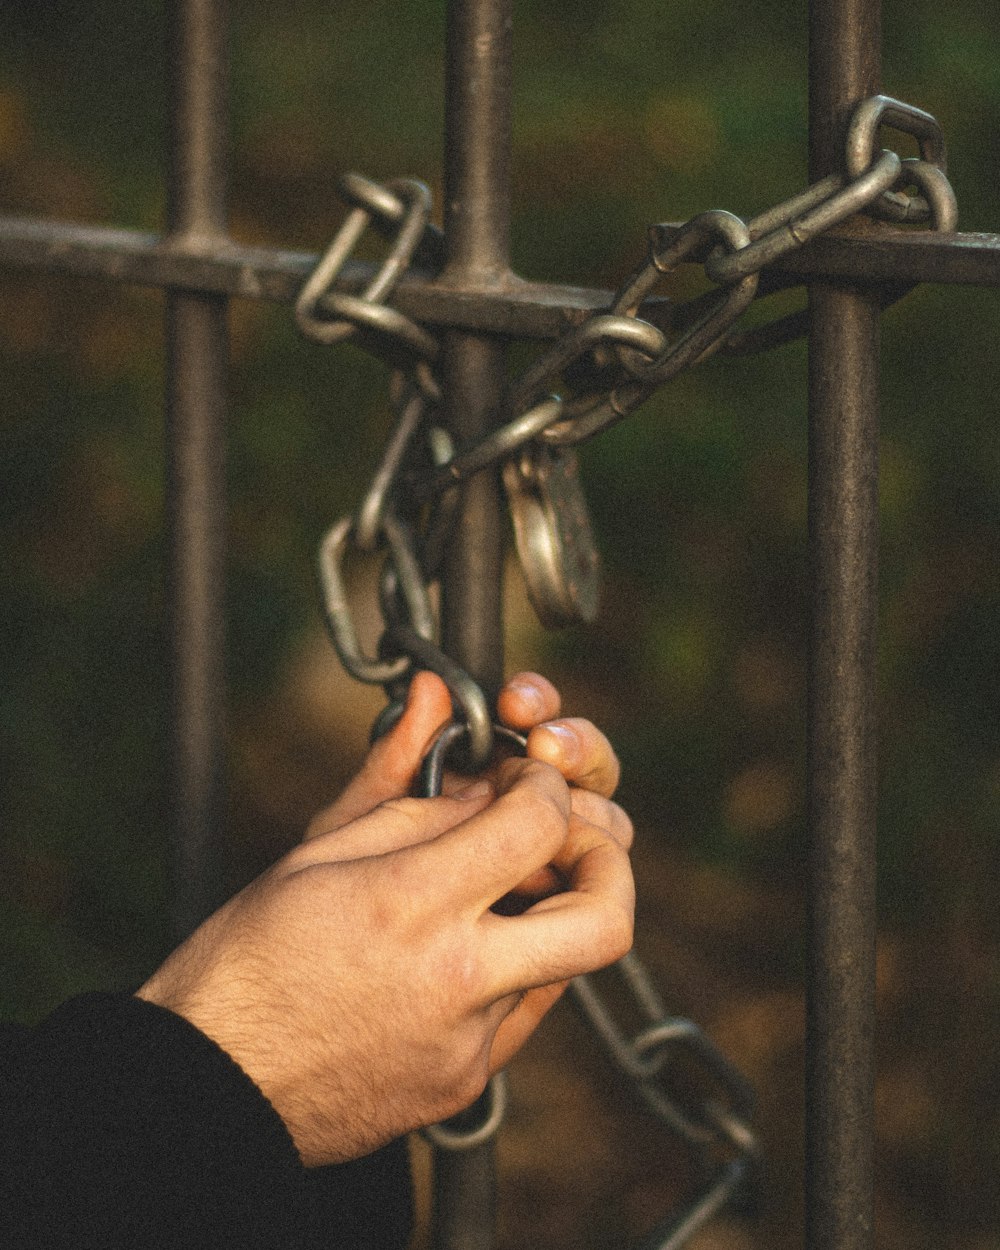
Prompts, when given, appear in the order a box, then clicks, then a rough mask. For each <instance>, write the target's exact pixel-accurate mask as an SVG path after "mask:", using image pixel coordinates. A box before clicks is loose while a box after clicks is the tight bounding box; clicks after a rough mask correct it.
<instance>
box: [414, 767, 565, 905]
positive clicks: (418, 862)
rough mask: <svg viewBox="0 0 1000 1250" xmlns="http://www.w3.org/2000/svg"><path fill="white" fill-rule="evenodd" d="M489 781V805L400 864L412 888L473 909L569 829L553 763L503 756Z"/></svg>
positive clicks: (537, 864)
mask: <svg viewBox="0 0 1000 1250" xmlns="http://www.w3.org/2000/svg"><path fill="white" fill-rule="evenodd" d="M495 785H496V791H497V796H496V798H495V799H494V801H493V802H492V803H491V804H490V805H489V806H488V807H486V808H485V809H484V810H483V811H481V812H479V813H477V814H476V815H474V816H472V817H471V818H470V819H468V820H465V821H463V822H462V823H461V824H459V825H456V826H455V827H454V828H452V829H450V830H449V831H448V832H447V833H445V834H443V835H442V836H441V837H439V838H437V839H436V840H435V841H434V842H433V843H430V844H427V845H425V846H420V847H415V848H414V849H413V851H412V853H411V857H410V863H408V864H407V865H406V870H407V871H408V872H410V873H411V874H412V875H411V877H410V879H409V885H410V888H412V889H413V890H415V891H416V892H418V893H425V894H427V895H428V896H429V895H431V894H433V895H434V896H435V897H437V898H438V900H439V902H440V904H441V905H442V906H448V907H450V908H455V909H460V910H461V911H463V912H464V913H465V914H466V915H469V916H472V917H478V916H479V915H481V914H482V913H483V912H484V911H486V910H488V909H489V908H490V907H492V906H493V904H494V903H495V902H496V901H497V900H498V899H500V898H502V897H503V896H504V895H505V894H507V893H509V892H510V891H511V890H513V889H514V887H515V886H517V884H518V883H519V882H520V881H523V880H525V879H526V878H528V877H530V876H531V875H532V873H535V872H537V871H538V870H539V869H542V868H544V867H545V865H546V864H548V863H549V862H550V860H552V858H553V857H554V856H556V855H558V853H559V850H560V848H561V847H562V846H563V844H564V843H565V841H566V837H567V834H568V830H569V817H570V797H569V788H568V786H567V785H566V782H565V781H564V780H563V779H562V777H560V776H559V774H558V773H557V772H556V770H555V769H554V768H549V767H548V765H546V764H540V763H538V762H537V761H536V760H528V759H523V758H519V759H511V760H505V761H504V763H502V764H501V765H500V767H499V768H498V770H497V773H496V777H495Z"/></svg>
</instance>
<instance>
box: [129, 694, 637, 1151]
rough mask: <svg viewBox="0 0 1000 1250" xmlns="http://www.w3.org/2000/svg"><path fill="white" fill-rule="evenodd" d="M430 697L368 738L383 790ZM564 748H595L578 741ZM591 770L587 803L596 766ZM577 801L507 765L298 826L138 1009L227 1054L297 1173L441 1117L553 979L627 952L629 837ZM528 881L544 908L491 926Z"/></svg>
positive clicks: (607, 816) (594, 801)
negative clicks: (290, 1148) (169, 1015)
mask: <svg viewBox="0 0 1000 1250" xmlns="http://www.w3.org/2000/svg"><path fill="white" fill-rule="evenodd" d="M538 680H539V681H542V679H538ZM545 685H547V683H545ZM549 689H550V690H551V687H550V688H549ZM438 693H439V692H438V690H437V687H436V679H433V680H429V681H427V680H421V681H420V682H419V683H418V684H416V688H415V689H414V691H413V696H412V697H411V699H410V701H409V704H408V708H407V712H406V714H405V715H404V717H403V719H402V721H401V722H400V725H399V726H397V729H396V730H394V731H393V733H392V734H390V735H388V736H387V739H386V740H385V742H386V744H387V745H386V748H385V749H384V750H383V755H384V756H385V759H386V768H387V770H388V771H391V769H392V768H396V769H397V775H396V783H395V784H397V785H398V784H399V783H400V781H401V774H402V772H403V771H405V767H404V766H406V767H408V765H407V763H406V761H407V760H408V758H409V756H410V754H411V753H412V752H411V749H410V748H413V747H415V746H416V745H417V744H418V742H419V745H420V746H421V747H422V746H424V745H425V744H424V743H423V742H422V741H419V740H420V739H421V737H422V735H423V733H424V730H425V729H426V728H427V726H428V725H430V724H431V722H433V721H435V720H436V719H437V713H438V712H440V711H441V710H442V709H441V707H440V705H439V703H438V701H437V694H438ZM545 699H546V700H547V702H546V704H545V706H546V707H548V706H551V702H552V701H551V696H550V695H549V694H547V693H546V694H545ZM511 700H512V701H513V703H514V707H513V708H511V707H510V706H508V707H507V709H506V711H507V714H508V715H510V714H511V713H513V715H514V717H515V719H516V718H517V717H518V716H519V715H520V716H521V719H522V722H523V721H524V720H525V719H529V720H530V716H527V712H526V709H525V708H524V706H523V704H524V703H525V702H530V699H528V700H525V699H523V698H522V697H521V696H520V695H519V694H518V693H517V692H516V691H515V692H514V693H513V694H511V695H509V696H508V700H507V701H508V704H509V703H510V701H511ZM556 710H557V709H556ZM522 727H527V725H526V724H522ZM435 728H436V726H435ZM591 728H592V727H591ZM397 731H398V732H397ZM593 733H594V735H596V734H597V731H596V730H594V731H593ZM432 735H433V730H432V731H431V736H432ZM554 736H555V738H556V740H557V743H558V738H559V735H558V734H556V735H554ZM393 739H394V741H393ZM542 741H543V742H544V741H545V735H542ZM581 741H582V742H583V743H584V744H587V743H590V744H591V745H592V744H593V742H594V741H595V739H594V738H593V737H592V735H591V734H590V731H589V730H588V731H585V732H584V734H583V737H582V739H581ZM542 749H543V750H544V749H545V748H544V747H543V748H542ZM608 751H610V748H608ZM556 753H557V754H561V748H559V749H558V750H557V752H556ZM373 754H374V751H373ZM589 754H592V752H589V748H588V747H587V746H586V745H585V746H584V749H583V751H582V753H581V755H580V757H579V759H580V762H579V763H578V764H577V765H575V766H574V767H575V768H576V769H577V771H579V772H580V775H585V774H586V773H587V772H588V771H593V769H588V767H587V764H588V759H589ZM596 754H597V755H598V756H599V757H601V759H600V760H598V765H599V767H598V768H597V772H598V774H599V775H600V778H601V780H600V784H602V785H604V786H605V788H607V787H608V786H609V785H610V784H611V775H610V772H609V771H608V768H607V764H608V761H607V759H606V758H604V757H605V754H606V753H605V752H604V750H603V748H602V749H598V750H597V752H596ZM416 756H417V758H419V752H417V753H416ZM602 761H603V762H602ZM590 762H591V763H593V761H590ZM563 763H564V764H565V763H566V760H565V759H563ZM570 771H572V768H571V769H570ZM612 771H613V770H612ZM364 776H365V770H364V769H363V770H362V774H361V777H364ZM365 788H367V789H366V791H365V792H366V794H367V798H366V799H365V801H367V799H368V798H370V797H371V795H372V794H373V793H374V792H375V789H376V788H377V787H376V786H375V785H374V777H373V775H372V773H371V770H369V775H368V777H367V778H366V779H365V781H364V782H363V783H362V786H361V787H358V786H357V785H356V786H355V790H354V793H353V796H349V799H350V802H352V803H354V804H355V805H357V804H358V803H359V802H360V796H361V794H362V791H363V790H364V789H365ZM349 789H350V788H349ZM580 793H583V792H580ZM588 793H589V794H590V795H591V798H590V800H588V802H589V811H588V813H587V814H581V813H580V812H578V811H577V810H575V806H574V805H575V803H578V802H579V800H578V799H577V798H574V796H573V793H572V792H571V791H570V788H569V787H568V785H567V783H566V780H565V779H564V777H562V776H561V775H560V774H559V772H558V771H557V769H556V768H553V767H552V766H551V765H548V764H546V763H544V762H540V761H538V760H537V759H515V760H508V761H506V762H505V763H504V764H502V765H500V766H499V768H498V769H497V770H496V771H495V773H494V775H493V777H492V780H491V781H489V782H484V781H482V780H479V781H476V782H472V783H471V784H470V783H468V781H466V784H465V789H464V794H463V793H461V792H459V793H457V794H450V795H444V796H441V797H439V798H436V799H410V798H405V797H391V798H389V799H387V800H383V801H381V802H380V803H379V805H378V806H377V807H374V808H372V809H369V810H368V811H366V812H362V813H361V814H359V815H357V816H354V817H352V818H350V819H347V820H346V821H344V823H342V824H337V823H335V822H331V823H329V824H328V827H311V835H312V836H311V837H309V838H308V839H307V840H306V841H305V842H304V843H303V844H302V845H301V846H300V847H298V848H296V849H295V850H293V851H292V852H291V853H290V854H289V855H287V856H285V857H284V859H282V860H281V861H279V863H278V864H276V865H274V867H273V868H272V869H270V870H269V871H268V872H266V873H264V874H263V875H262V876H261V877H260V878H258V880H257V881H255V882H253V883H252V884H251V885H250V886H248V887H247V889H246V890H244V891H243V892H242V893H241V894H239V895H238V896H237V897H236V898H234V899H232V900H231V901H230V902H229V903H228V904H226V906H225V907H223V908H222V909H220V911H219V912H217V913H216V914H215V915H214V916H212V917H211V918H210V919H209V920H208V921H207V922H206V923H205V924H204V925H203V926H202V927H201V928H200V929H199V930H198V931H197V932H196V933H195V934H194V935H193V936H192V938H190V939H189V940H188V942H186V943H184V945H183V946H181V947H180V948H179V949H178V950H177V951H176V952H175V953H174V954H173V955H172V956H171V957H170V959H168V960H167V962H166V963H165V964H164V965H163V967H162V968H161V969H159V970H158V971H157V972H156V973H155V974H154V975H153V977H151V978H150V980H149V981H148V982H147V983H146V985H145V986H143V987H142V989H141V990H140V991H139V993H140V996H141V997H144V998H147V999H149V1000H151V1001H153V1002H157V1003H159V1004H161V1005H162V1006H165V1007H168V1008H170V1009H172V1010H174V1011H176V1012H177V1013H178V1014H180V1015H182V1016H185V1017H186V1018H187V1019H188V1020H190V1021H191V1022H192V1023H194V1024H195V1025H196V1026H197V1027H199V1028H201V1029H202V1031H203V1032H205V1033H207V1034H208V1035H209V1036H210V1037H212V1038H214V1039H215V1041H217V1042H218V1043H219V1044H220V1045H221V1046H222V1047H223V1049H225V1050H226V1051H228V1053H229V1054H231V1055H232V1056H233V1058H234V1059H235V1060H236V1061H237V1062H238V1063H239V1064H240V1065H241V1066H242V1067H243V1068H244V1070H245V1071H246V1072H247V1073H248V1075H250V1076H251V1077H252V1078H253V1079H254V1080H255V1081H256V1082H257V1084H258V1085H259V1086H260V1088H261V1089H262V1090H263V1092H264V1093H265V1095H266V1096H267V1097H268V1098H269V1099H270V1101H271V1102H272V1104H273V1105H274V1107H275V1109H276V1110H277V1111H278V1113H279V1115H281V1116H282V1118H283V1119H284V1121H285V1123H286V1125H287V1126H288V1129H289V1131H290V1133H291V1135H292V1137H293V1140H294V1141H295V1143H296V1146H297V1147H298V1149H299V1152H300V1155H301V1157H302V1159H303V1161H304V1162H305V1163H307V1164H320V1163H327V1162H333V1161H337V1160H343V1159H348V1158H353V1157H356V1156H359V1155H361V1154H364V1153H367V1152H368V1151H370V1150H372V1149H374V1148H375V1147H376V1146H378V1145H380V1144H382V1143H383V1142H385V1141H387V1140H389V1139H390V1138H392V1137H394V1136H397V1135H398V1134H400V1133H402V1132H405V1131H408V1130H409V1129H411V1128H414V1127H416V1126H418V1125H422V1124H426V1123H431V1122H433V1121H435V1120H438V1119H442V1118H445V1117H447V1116H448V1115H451V1114H454V1113H455V1112H456V1111H458V1110H460V1109H461V1108H462V1107H464V1106H466V1105H468V1104H469V1103H470V1102H472V1101H473V1100H474V1099H475V1098H476V1097H477V1096H478V1095H479V1093H480V1092H481V1091H482V1088H483V1087H484V1085H485V1083H486V1081H487V1080H488V1078H489V1077H490V1076H491V1075H492V1074H493V1073H494V1072H495V1071H497V1070H498V1069H499V1068H500V1067H502V1066H504V1065H505V1064H506V1063H507V1061H508V1060H509V1058H510V1057H511V1055H512V1054H513V1053H514V1052H515V1051H516V1050H517V1049H518V1048H519V1047H520V1045H521V1044H523V1042H524V1040H526V1038H527V1037H528V1035H529V1034H530V1033H531V1031H532V1030H533V1029H534V1027H535V1026H536V1024H537V1022H538V1020H539V1019H540V1018H541V1016H542V1015H543V1014H544V1012H545V1010H547V1008H548V1006H549V1005H550V1004H551V1002H552V1001H553V1000H554V998H555V997H557V996H558V993H559V990H560V988H561V985H562V984H563V983H564V982H565V981H566V980H567V979H568V978H570V977H572V976H575V975H577V974H578V973H581V972H585V971H591V970H593V969H594V968H596V967H600V966H602V965H603V964H606V963H610V962H612V961H613V960H614V959H616V958H618V957H619V956H620V955H621V954H623V953H624V951H625V950H627V949H628V946H629V945H630V943H631V927H632V906H633V891H632V879H631V872H630V870H629V867H628V861H627V855H626V845H627V842H628V841H629V839H630V837H631V827H630V826H629V825H628V821H627V817H625V816H624V813H621V811H620V809H618V808H617V807H616V805H615V804H613V803H611V802H610V800H608V799H607V798H606V797H604V796H603V795H601V794H599V793H597V792H596V791H590V792H588ZM585 805H586V804H585ZM336 806H337V805H334V809H327V813H325V814H324V815H325V817H327V818H329V816H330V813H331V811H334V810H335V809H336ZM349 810H350V809H349V805H348V806H342V807H341V808H340V812H339V816H340V817H341V818H342V817H343V816H344V815H345V814H349ZM590 817H593V818H594V819H590ZM314 826H315V822H314ZM546 871H548V872H554V873H555V874H556V875H557V878H558V880H559V883H560V892H559V893H551V892H548V891H546V893H547V896H546V897H540V898H538V899H537V901H535V902H533V903H532V905H531V906H529V907H528V909H527V910H526V911H525V912H523V914H520V915H517V916H500V915H497V914H495V913H494V912H493V911H492V910H491V908H492V907H493V906H494V904H495V903H496V902H497V901H498V900H499V899H500V898H502V897H504V896H505V895H507V894H509V893H510V892H511V891H512V890H514V889H517V888H518V887H522V888H523V883H524V882H526V881H531V880H532V879H533V878H537V877H538V876H539V874H542V873H544V872H546Z"/></svg>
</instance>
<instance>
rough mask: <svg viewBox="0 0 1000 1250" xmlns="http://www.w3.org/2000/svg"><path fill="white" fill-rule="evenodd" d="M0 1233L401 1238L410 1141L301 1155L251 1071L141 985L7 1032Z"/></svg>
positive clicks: (295, 1243)
mask: <svg viewBox="0 0 1000 1250" xmlns="http://www.w3.org/2000/svg"><path fill="white" fill-rule="evenodd" d="M0 1117H2V1124H0V1245H2V1246H11V1247H18V1248H19V1250H42V1248H43V1247H44V1250H62V1248H63V1247H65V1248H66V1250H69V1247H72V1248H73V1250H119V1247H120V1248H122V1250H124V1248H125V1247H129V1250H137V1248H139V1247H142V1248H145V1247H150V1248H153V1250H156V1248H157V1247H162V1248H163V1250H168V1248H170V1250H174V1248H177V1250H199V1248H200V1247H204V1248H205V1250H208V1248H209V1247H211V1248H212V1250H227V1248H228V1247H233V1250H236V1248H237V1247H239V1248H240V1250H244V1248H246V1247H251V1248H256V1247H260V1248H261V1250H271V1248H272V1247H273V1248H274V1250H279V1248H280V1250H312V1248H313V1247H316V1250H319V1247H323V1250H401V1248H402V1247H403V1246H404V1245H405V1243H406V1240H407V1237H408V1234H409V1223H410V1182H409V1166H408V1160H407V1156H406V1145H405V1143H404V1142H395V1143H393V1144H392V1145H390V1146H387V1147H386V1148H385V1149H384V1150H380V1151H378V1152H377V1153H376V1154H374V1155H371V1156H369V1157H368V1158H367V1159H360V1160H358V1161H356V1162H355V1163H350V1164H345V1165H342V1166H338V1167H328V1168H315V1169H307V1168H304V1167H303V1166H302V1164H301V1162H300V1160H299V1157H298V1154H297V1152H296V1150H295V1147H294V1145H293V1143H292V1140H291V1137H290V1136H289V1134H288V1131H287V1129H286V1128H285V1126H284V1123H283V1122H282V1120H281V1118H280V1116H278V1114H277V1113H276V1112H275V1111H274V1109H273V1107H272V1106H271V1105H270V1103H269V1102H268V1101H267V1100H266V1099H265V1097H264V1096H263V1094H262V1093H261V1092H260V1090H259V1089H258V1088H257V1086H256V1085H254V1083H253V1082H252V1081H251V1080H250V1078H249V1077H248V1076H247V1075H246V1074H245V1073H244V1072H243V1070H242V1069H241V1068H240V1067H239V1066H238V1065H237V1064H236V1063H235V1062H234V1061H233V1060H232V1059H230V1057H229V1056H228V1055H227V1054H226V1053H225V1052H224V1051H223V1050H221V1049H220V1048H219V1047H218V1046H216V1044H215V1043H214V1042H213V1041H211V1039H209V1038H208V1037H206V1036H205V1035H204V1034H203V1033H201V1032H200V1031H199V1030H198V1029H196V1028H195V1027H194V1026H193V1025H191V1024H189V1023H188V1022H187V1021H186V1020H183V1019H182V1018H181V1017H180V1016H177V1015H174V1014H173V1013H172V1012H169V1011H166V1010H164V1009H163V1008H161V1007H157V1006H155V1005H154V1004H152V1003H147V1002H145V1001H143V1000H141V999H138V998H135V997H133V996H132V995H124V994H123V995H115V994H87V995H83V996H81V997H79V998H74V999H71V1000H70V1001H69V1002H67V1003H65V1004H63V1006H61V1007H60V1008H59V1009H58V1010H57V1011H55V1012H54V1013H53V1014H52V1015H51V1016H50V1017H49V1018H48V1019H47V1020H45V1021H44V1022H43V1023H42V1024H40V1025H39V1026H37V1027H36V1028H34V1029H17V1028H14V1027H13V1026H5V1028H4V1031H3V1033H2V1034H0Z"/></svg>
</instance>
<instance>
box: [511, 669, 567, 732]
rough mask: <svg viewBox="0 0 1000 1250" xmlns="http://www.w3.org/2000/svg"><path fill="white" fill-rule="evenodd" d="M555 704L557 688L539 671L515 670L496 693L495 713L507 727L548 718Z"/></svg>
mask: <svg viewBox="0 0 1000 1250" xmlns="http://www.w3.org/2000/svg"><path fill="white" fill-rule="evenodd" d="M559 708H560V699H559V691H558V690H557V689H556V688H555V686H553V684H552V683H551V682H550V681H549V680H548V678H547V677H543V676H542V675H541V673H515V674H514V676H513V677H511V678H510V680H509V681H507V682H506V683H505V684H504V687H503V689H502V690H501V691H500V694H499V695H498V696H497V714H498V715H499V717H500V719H501V720H502V721H503V723H504V724H505V725H509V726H510V728H511V729H530V728H531V727H532V726H533V725H538V724H541V722H542V721H544V720H552V718H553V717H554V716H558V715H559Z"/></svg>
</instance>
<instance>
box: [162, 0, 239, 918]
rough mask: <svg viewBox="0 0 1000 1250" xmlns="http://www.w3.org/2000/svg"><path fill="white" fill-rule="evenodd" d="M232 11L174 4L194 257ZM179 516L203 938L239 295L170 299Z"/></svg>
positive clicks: (186, 783) (220, 126)
mask: <svg viewBox="0 0 1000 1250" xmlns="http://www.w3.org/2000/svg"><path fill="white" fill-rule="evenodd" d="M227 16H228V15H227V12H226V4H225V3H224V0H175V3H173V4H172V5H171V7H170V16H169V22H170V30H169V35H170V38H169V54H170V70H171V101H170V104H171V108H170V117H171V135H170V170H169V207H168V223H167V224H168V229H169V232H170V235H171V236H172V238H173V240H174V241H176V242H179V243H182V244H183V245H184V246H185V247H186V248H188V249H190V250H197V249H198V248H201V247H206V248H207V247H209V246H211V245H213V244H218V242H219V240H220V239H222V238H224V237H225V233H226V154H227V144H228V135H227V99H226V97H227V48H226V42H227V27H228V21H227ZM166 332H167V384H166V385H167V395H166V408H167V517H168V529H169V536H170V537H169V542H170V556H169V559H170V565H169V586H170V595H169V602H170V613H171V649H172V662H173V793H174V800H175V803H176V817H175V826H174V830H175V838H174V847H173V870H174V898H173V908H172V923H173V928H174V931H175V936H176V937H183V936H184V935H186V934H187V933H189V932H190V931H191V930H192V929H193V928H194V927H195V926H196V925H197V924H198V923H199V922H200V921H201V920H202V919H204V917H205V916H206V915H207V914H208V913H209V912H210V911H211V910H212V908H213V906H215V905H217V903H218V902H219V893H220V881H219V875H220V865H219V862H218V859H219V857H218V853H217V837H218V829H219V824H220V816H221V792H222V777H223V764H222V759H223V694H222V689H223V650H224V624H223V611H224V599H223V560H224V528H225V453H224V435H223V422H224V415H225V407H226V371H227V356H228V348H227V326H226V300H225V299H221V298H219V297H216V296H207V295H206V296H202V295H189V294H180V293H176V292H168V294H167V316H166Z"/></svg>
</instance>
